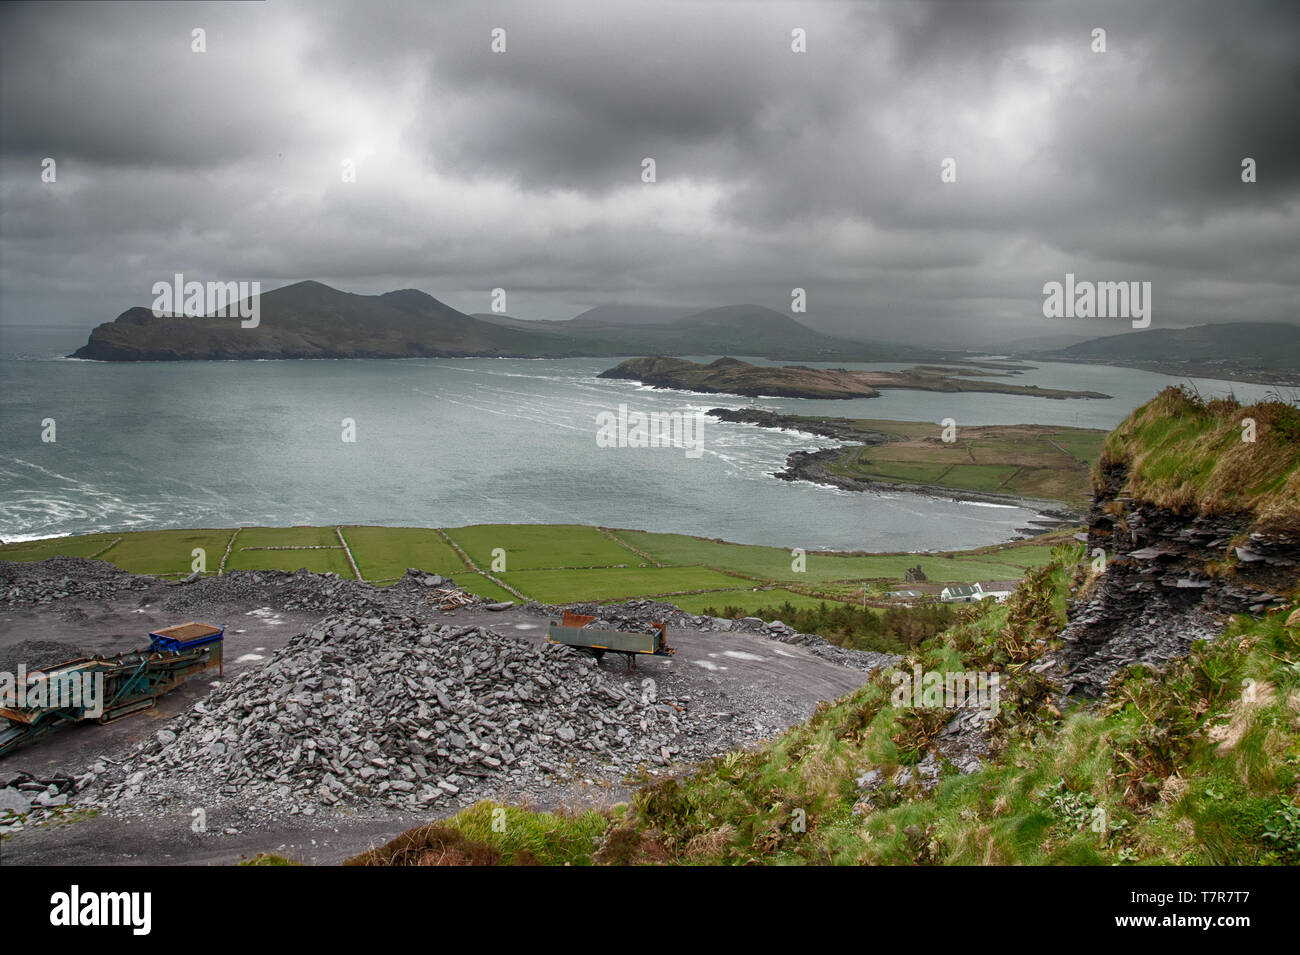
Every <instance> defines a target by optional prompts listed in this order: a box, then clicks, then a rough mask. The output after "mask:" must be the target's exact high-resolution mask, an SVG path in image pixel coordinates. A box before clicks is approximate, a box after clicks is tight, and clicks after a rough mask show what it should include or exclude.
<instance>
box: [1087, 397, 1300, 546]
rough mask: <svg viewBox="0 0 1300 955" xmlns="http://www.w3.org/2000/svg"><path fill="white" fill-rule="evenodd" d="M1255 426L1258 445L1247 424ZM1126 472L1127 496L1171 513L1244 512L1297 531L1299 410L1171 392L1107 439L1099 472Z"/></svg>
mask: <svg viewBox="0 0 1300 955" xmlns="http://www.w3.org/2000/svg"><path fill="white" fill-rule="evenodd" d="M1249 422H1254V440H1253V441H1249V440H1243V437H1249V429H1248V423H1249ZM1117 464H1118V465H1123V466H1125V467H1127V468H1128V471H1129V477H1128V487H1127V489H1126V490H1127V492H1128V493H1131V494H1132V495H1134V496H1135V497H1138V498H1140V499H1143V500H1147V501H1150V502H1151V503H1153V504H1156V505H1159V506H1161V507H1165V508H1168V509H1170V510H1173V511H1176V512H1180V513H1186V512H1190V511H1193V510H1198V511H1201V512H1202V513H1206V514H1230V513H1242V514H1247V515H1249V516H1250V517H1251V518H1252V519H1253V520H1254V521H1255V523H1256V524H1257V525H1260V526H1268V527H1279V528H1283V527H1290V528H1294V527H1297V526H1300V408H1296V407H1295V406H1294V405H1291V404H1288V403H1286V402H1284V401H1281V400H1276V399H1275V400H1270V401H1264V402H1259V403H1257V404H1253V405H1247V406H1243V405H1241V404H1240V403H1238V402H1237V401H1236V400H1234V399H1218V400H1214V401H1206V400H1204V399H1202V398H1201V397H1200V396H1198V395H1195V394H1193V393H1191V392H1189V391H1187V390H1186V389H1185V388H1174V387H1170V388H1166V389H1165V390H1164V391H1162V392H1160V394H1159V395H1157V396H1156V397H1155V398H1154V399H1152V400H1151V401H1150V402H1148V403H1147V404H1145V405H1143V406H1142V407H1141V408H1138V409H1137V410H1136V411H1134V412H1133V413H1132V414H1131V415H1129V417H1128V419H1127V420H1125V421H1124V423H1123V424H1121V425H1120V426H1119V427H1118V428H1116V429H1115V430H1114V431H1113V432H1111V434H1110V436H1109V437H1108V438H1107V439H1106V443H1105V446H1104V448H1103V449H1102V456H1101V461H1100V469H1101V470H1103V471H1104V470H1105V469H1107V468H1108V467H1112V466H1114V465H1117Z"/></svg>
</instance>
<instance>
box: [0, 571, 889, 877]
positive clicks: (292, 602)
mask: <svg viewBox="0 0 1300 955" xmlns="http://www.w3.org/2000/svg"><path fill="white" fill-rule="evenodd" d="M449 592H455V588H454V582H453V581H451V580H449V579H445V578H442V577H438V576H437V575H432V574H427V573H425V572H423V571H410V572H408V573H407V575H406V576H405V577H403V578H402V579H401V580H400V581H399V582H398V583H396V584H394V585H393V586H392V587H389V588H382V589H381V588H376V587H373V586H371V585H370V584H367V583H364V582H359V581H352V580H342V579H339V578H337V577H333V576H330V575H316V574H308V573H305V572H299V573H296V574H287V573H282V572H262V571H259V572H251V571H240V572H235V573H231V574H228V575H223V576H221V577H213V578H202V579H197V580H193V581H190V582H185V583H180V584H167V583H164V582H163V581H161V580H158V579H156V578H151V577H143V576H135V575H131V574H127V573H125V572H123V571H120V570H118V569H117V568H115V567H113V566H112V565H109V564H105V563H104V562H101V561H87V560H72V559H59V560H55V561H46V562H42V563H41V564H16V563H7V562H0V660H3V661H10V662H14V663H17V662H25V663H27V665H28V666H29V667H30V666H38V665H40V664H39V663H35V664H34V663H32V662H31V660H27V659H26V658H27V657H31V658H32V659H40V660H41V663H45V664H48V663H49V662H52V661H51V660H50V659H49V657H51V656H56V657H57V656H62V657H63V658H64V659H66V658H70V657H74V656H79V655H84V654H86V653H117V652H120V651H122V650H127V649H133V648H136V647H139V646H143V645H145V644H146V643H147V637H146V634H147V633H148V631H149V630H152V629H157V628H159V627H162V626H167V625H169V624H173V623H179V622H184V621H186V620H190V619H199V620H204V621H207V622H211V623H216V624H224V625H226V626H227V639H226V646H225V661H226V662H225V668H224V673H223V674H222V675H221V677H220V678H218V677H216V675H215V674H204V675H202V676H201V677H198V678H196V679H194V680H192V681H190V683H187V684H186V685H185V686H184V687H182V688H181V689H179V690H177V691H175V692H173V693H172V694H169V695H168V696H167V697H164V698H163V700H162V701H161V702H160V706H159V707H158V709H157V710H155V711H151V712H147V713H145V714H141V715H139V716H134V717H131V718H129V719H126V720H122V721H120V722H117V723H113V724H109V725H106V726H99V725H96V724H81V725H78V726H75V727H72V728H70V729H68V730H64V731H61V732H59V733H57V734H54V735H52V736H50V737H47V738H46V739H45V740H43V741H41V742H39V743H37V744H35V745H33V746H30V747H27V748H24V749H21V750H18V751H16V752H14V753H12V754H11V755H9V756H8V757H5V758H0V773H5V772H7V773H11V774H15V773H18V772H25V773H29V774H30V778H28V780H27V784H26V785H27V788H26V789H25V790H23V792H24V796H23V797H22V798H26V799H28V800H29V802H30V801H31V800H33V799H34V798H35V796H36V795H37V792H38V791H37V788H36V785H37V784H36V783H35V782H33V780H71V781H72V784H71V785H68V784H67V783H65V782H59V784H58V785H57V786H53V788H52V789H51V787H50V785H46V786H44V787H43V788H41V789H40V790H39V793H41V794H44V796H45V799H46V801H47V802H54V803H59V802H61V801H62V797H63V796H64V795H65V794H66V796H67V800H66V801H67V805H54V806H51V807H43V806H39V805H34V806H33V807H32V809H31V811H30V812H29V813H28V814H27V816H26V817H25V818H24V819H23V820H22V821H21V823H20V826H21V827H20V828H19V827H16V826H14V825H13V821H14V817H13V816H9V817H7V818H8V819H9V821H10V822H9V825H8V826H7V827H5V828H8V829H9V833H8V835H7V836H4V837H3V839H4V841H3V844H2V845H0V862H26V863H52V862H79V863H91V864H95V863H112V864H120V863H125V864H131V863H141V862H162V863H172V862H201V863H208V862H211V863H218V862H229V861H232V860H233V859H237V858H238V856H239V855H241V854H251V853H253V852H257V851H261V850H264V849H265V850H272V851H275V850H279V851H284V852H286V853H288V854H290V855H291V856H294V857H297V858H301V859H304V860H316V861H338V860H339V859H341V858H344V857H346V856H347V855H350V854H354V853H355V852H359V851H362V850H364V849H366V848H368V847H370V846H372V845H374V844H377V843H378V842H382V841H384V839H386V838H391V837H392V836H393V835H396V834H397V833H399V832H401V831H403V830H404V829H406V828H409V827H410V826H411V825H414V824H417V823H419V822H422V821H427V820H428V819H430V818H436V817H439V816H442V815H447V814H449V813H452V812H454V811H456V810H457V809H458V808H459V807H461V806H463V805H466V804H468V803H470V802H473V801H475V800H477V799H480V798H496V799H500V800H510V801H515V802H524V803H528V804H532V805H535V806H537V807H538V808H554V807H561V806H565V807H580V806H590V805H605V804H610V803H612V802H614V801H617V800H619V799H622V798H626V796H627V795H628V794H629V792H630V788H631V785H632V784H631V781H630V780H631V778H632V774H634V773H642V772H644V773H651V774H659V773H671V772H676V771H680V770H681V769H682V768H684V767H685V766H686V765H687V764H689V763H690V762H691V761H693V760H697V759H699V758H702V757H705V756H708V755H710V754H712V753H719V752H724V751H726V750H729V749H733V748H737V747H741V746H748V745H753V744H755V743H757V742H758V741H760V740H763V739H766V738H770V737H771V736H774V735H776V734H778V733H780V732H781V731H782V730H784V729H785V728H787V727H788V726H790V725H793V724H794V723H797V722H800V721H802V720H803V719H806V718H807V717H808V716H810V715H811V714H812V713H813V712H814V711H815V709H816V706H817V703H818V701H820V700H831V699H834V698H836V697H839V696H841V695H843V694H844V693H848V692H851V691H852V690H854V689H856V688H857V687H859V686H860V685H861V684H862V683H864V682H865V680H866V678H867V676H868V672H869V671H870V670H871V669H872V668H873V667H874V666H878V665H880V664H881V663H883V662H888V661H889V660H891V659H892V658H889V657H886V656H883V655H874V654H859V653H857V652H855V651H845V650H842V649H840V648H838V647H834V646H832V645H830V644H826V643H825V641H822V640H820V638H817V637H813V636H810V635H800V634H796V633H794V632H793V631H792V630H790V629H789V628H786V627H784V626H783V625H782V626H776V625H771V626H769V625H765V624H763V623H762V622H761V621H754V620H749V621H722V620H715V619H714V618H710V617H700V616H696V615H691V614H684V613H682V612H681V611H680V610H678V609H677V608H676V607H672V606H671V605H666V604H655V603H653V602H650V601H633V602H629V603H628V604H624V605H620V606H618V607H612V608H611V607H606V608H602V613H604V614H605V615H606V616H607V617H611V616H612V617H615V618H617V623H618V625H620V626H637V625H639V622H640V621H643V620H646V619H656V620H662V619H668V622H669V625H670V629H669V638H670V639H669V642H670V644H672V645H673V646H674V647H675V648H676V650H677V652H676V654H675V655H674V656H672V657H667V658H658V657H652V658H643V659H640V660H639V661H638V662H637V665H636V669H635V670H633V671H631V672H630V673H629V672H628V671H627V668H626V664H625V662H624V661H623V659H622V658H619V657H613V656H607V657H606V658H605V659H604V660H603V661H601V662H600V663H597V662H596V661H594V660H592V659H591V658H589V657H587V656H586V655H584V654H582V653H581V652H579V651H574V650H570V649H565V648H555V647H552V648H547V647H546V646H545V634H546V623H547V618H548V617H549V616H551V615H552V614H553V613H554V614H556V616H558V611H559V610H560V608H547V607H539V606H536V605H530V606H528V607H520V606H511V607H508V608H504V609H501V608H500V607H499V605H489V604H487V603H486V602H484V601H481V600H478V599H477V598H474V599H471V600H468V601H467V602H466V605H465V606H461V607H456V608H454V609H450V610H447V611H443V610H440V609H438V608H439V606H440V605H441V606H445V605H446V596H445V595H446V594H447V593H449ZM491 608H495V609H491ZM574 609H578V610H580V611H581V610H582V609H583V608H581V607H578V608H574ZM59 649H63V650H66V653H63V654H59V653H57V652H56V651H58V650H59ZM3 781H4V780H3V779H2V778H0V782H3ZM89 809H95V810H97V812H98V814H97V815H95V816H94V817H93V818H85V815H86V810H89ZM0 813H3V810H2V809H0ZM70 820H75V821H71V822H69V821H70ZM58 823H69V824H58ZM199 823H201V825H199Z"/></svg>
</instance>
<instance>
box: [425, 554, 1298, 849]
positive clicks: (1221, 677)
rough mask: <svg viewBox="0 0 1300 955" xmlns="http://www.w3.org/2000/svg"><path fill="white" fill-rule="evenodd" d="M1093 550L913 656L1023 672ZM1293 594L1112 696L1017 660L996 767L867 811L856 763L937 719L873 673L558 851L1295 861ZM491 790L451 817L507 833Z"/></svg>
mask: <svg viewBox="0 0 1300 955" xmlns="http://www.w3.org/2000/svg"><path fill="white" fill-rule="evenodd" d="M1082 556H1083V552H1082V548H1062V551H1061V552H1060V553H1059V554H1058V560H1057V561H1056V562H1054V563H1053V564H1052V565H1050V566H1048V567H1046V568H1044V569H1041V570H1040V571H1037V572H1035V573H1034V574H1032V575H1030V577H1028V578H1027V579H1026V581H1025V582H1024V584H1022V586H1021V588H1020V589H1019V590H1018V591H1017V594H1016V596H1015V598H1014V599H1013V601H1012V602H1010V603H1008V604H1006V605H1003V606H996V605H992V604H987V603H986V604H984V605H976V606H973V607H972V608H971V609H970V610H969V611H968V616H967V619H966V620H965V621H964V622H963V623H962V624H960V625H959V626H957V627H955V628H953V629H952V630H950V631H949V632H948V633H946V634H944V635H942V636H941V637H940V638H938V639H936V640H935V641H934V642H933V643H932V644H930V645H929V646H927V647H926V648H925V649H924V650H923V651H922V652H921V653H920V654H919V655H918V656H917V657H916V659H915V660H912V659H909V660H906V661H904V666H905V667H909V668H910V666H911V664H912V663H913V662H919V663H921V665H922V666H923V667H924V668H926V669H933V670H939V671H944V672H947V671H949V670H953V671H959V670H965V669H969V668H1001V669H1003V671H1004V672H1006V673H1010V672H1012V668H1014V666H1015V664H1016V663H1017V662H1018V661H1022V660H1024V659H1026V658H1028V656H1031V655H1032V654H1033V652H1034V648H1035V645H1036V644H1037V645H1038V646H1039V648H1041V645H1042V641H1046V640H1049V639H1050V637H1051V635H1053V634H1054V633H1055V632H1056V631H1057V630H1058V629H1059V627H1060V625H1061V623H1062V621H1063V611H1064V599H1065V595H1066V592H1067V589H1068V586H1069V581H1070V578H1071V575H1072V574H1073V571H1074V568H1075V566H1076V563H1077V562H1078V561H1079V560H1080V559H1081V558H1082ZM1296 612H1297V611H1296V609H1295V608H1288V609H1287V610H1285V611H1283V612H1279V613H1276V614H1273V615H1271V616H1269V617H1267V618H1265V619H1263V620H1253V619H1250V618H1241V619H1239V620H1238V621H1237V622H1236V623H1234V625H1233V626H1232V628H1231V630H1230V631H1229V633H1228V634H1227V635H1226V636H1225V638H1224V639H1221V640H1219V641H1217V642H1216V643H1215V644H1214V645H1213V646H1206V645H1204V644H1201V645H1198V647H1197V648H1196V649H1195V651H1194V652H1193V653H1192V655H1191V656H1190V657H1189V658H1187V659H1186V660H1185V661H1180V662H1179V663H1176V664H1175V665H1173V666H1172V667H1170V668H1169V669H1168V670H1167V671H1166V672H1164V673H1152V672H1146V671H1143V670H1142V669H1141V668H1136V669H1135V670H1134V671H1133V672H1132V673H1131V674H1130V675H1129V676H1128V677H1127V678H1126V679H1125V680H1124V682H1123V683H1122V685H1121V686H1120V687H1119V689H1118V690H1117V692H1116V693H1115V694H1114V696H1113V702H1112V703H1111V704H1110V705H1108V706H1106V707H1104V708H1086V709H1085V708H1079V709H1077V710H1074V711H1070V712H1067V713H1066V714H1064V715H1061V714H1059V713H1057V712H1056V711H1055V710H1054V709H1053V708H1052V707H1051V706H1050V704H1046V703H1044V702H1043V701H1042V699H1041V697H1040V695H1039V693H1038V690H1037V688H1036V684H1035V683H1034V682H1033V680H1032V678H1024V679H1019V678H1015V677H1013V678H1012V686H1011V689H1010V690H1009V691H1004V694H1003V698H1002V710H1001V717H1000V722H1001V728H1000V731H999V735H998V741H999V744H1000V750H999V752H998V753H997V755H996V757H995V758H994V759H993V760H991V761H990V762H989V763H987V764H986V766H985V767H984V768H983V769H981V770H980V771H978V772H975V773H973V774H970V775H965V776H963V775H960V774H958V773H956V771H955V770H953V769H951V767H946V768H945V770H944V773H943V775H942V776H941V778H940V782H939V785H938V787H937V788H936V789H935V790H934V791H933V792H932V793H930V794H928V795H925V794H920V793H919V792H917V791H916V790H914V789H909V788H906V787H904V788H899V787H896V786H894V785H893V784H892V783H891V782H886V784H885V785H884V786H883V787H882V788H881V789H880V790H878V792H877V795H876V796H875V797H874V801H873V804H872V806H871V808H870V809H869V811H866V812H862V813H855V812H854V806H855V803H856V802H857V800H858V797H859V792H858V790H857V786H856V783H855V780H856V778H857V777H858V776H860V775H861V774H862V773H864V772H866V771H868V770H870V769H879V770H881V772H882V773H883V774H884V778H885V779H886V780H887V781H888V780H891V779H892V777H893V774H894V773H895V771H896V770H897V769H899V768H900V767H904V766H908V765H909V764H912V763H915V762H916V761H917V759H918V758H919V756H920V755H921V754H922V753H923V752H924V751H925V749H926V746H927V743H928V741H929V739H930V737H931V735H932V734H933V732H934V731H935V730H936V729H937V728H938V726H939V725H940V724H941V720H935V719H929V718H928V717H926V716H925V714H924V712H923V711H919V710H909V709H904V708H900V707H897V706H895V705H894V703H893V701H892V700H891V693H892V685H891V683H890V682H889V680H888V676H887V674H878V675H877V676H876V677H874V678H873V680H872V681H871V682H870V683H868V684H867V685H866V686H865V687H863V688H862V689H861V690H859V691H858V692H856V693H854V694H851V695H849V696H847V697H845V698H843V699H841V700H839V701H837V702H836V703H835V704H833V705H831V704H827V705H824V706H823V708H822V709H821V711H820V712H819V713H818V714H817V715H816V716H814V717H813V718H812V719H811V720H809V721H808V722H807V723H805V724H802V725H800V726H797V727H794V728H792V729H791V730H789V731H788V732H786V733H785V734H783V735H782V736H780V737H778V738H777V739H776V740H774V741H772V742H771V743H769V744H767V745H765V746H763V747H761V748H759V749H757V750H754V751H748V752H738V753H731V754H728V755H726V756H724V757H719V758H718V759H715V760H713V761H711V762H709V763H707V764H704V765H703V766H702V767H700V769H699V770H698V771H697V772H696V773H694V774H693V775H690V776H687V777H682V778H679V779H669V780H663V781H658V782H654V783H651V784H648V785H645V786H643V787H642V788H641V789H639V790H638V791H637V792H636V794H635V795H634V798H633V800H632V803H631V804H630V805H629V806H626V807H619V808H618V809H616V810H614V811H612V812H608V813H604V814H603V815H601V816H600V818H601V820H602V821H603V828H604V830H605V838H604V839H603V840H602V841H603V844H604V848H603V849H602V850H600V852H599V853H597V852H595V851H594V850H593V851H591V852H586V853H580V855H579V857H578V858H572V857H569V856H565V857H564V858H563V860H562V861H566V862H572V863H586V862H590V861H596V862H643V863H663V862H670V863H687V864H692V863H694V864H704V863H724V864H744V863H753V862H760V863H766V864H803V863H845V864H989V863H992V864H1186V865H1196V864H1260V863H1263V864H1278V863H1283V864H1297V863H1300V808H1298V804H1297V794H1298V793H1300V617H1296V618H1295V619H1294V620H1293V625H1292V626H1291V627H1287V626H1286V624H1285V621H1286V620H1287V617H1288V614H1289V613H1290V614H1295V613H1296ZM1243 688H1244V689H1243ZM939 712H940V713H942V711H939ZM491 808H492V806H491V804H488V803H483V804H480V805H479V806H476V807H474V809H473V810H472V811H467V812H465V813H462V814H461V815H460V816H457V817H455V818H453V819H451V820H449V821H448V822H447V823H446V824H447V825H449V826H451V827H453V828H458V827H467V828H466V830H465V831H466V832H471V831H472V832H473V833H474V836H475V838H477V839H480V840H482V841H483V842H485V843H488V844H495V843H497V842H498V841H499V840H501V839H504V838H506V837H504V836H498V835H497V834H494V833H492V832H490V831H486V830H485V829H484V828H483V827H482V826H481V825H478V824H477V823H475V824H474V825H473V826H472V827H469V823H471V822H474V821H475V820H480V817H482V816H484V815H485V814H489V813H490V810H491ZM518 811H519V810H515V809H511V810H510V812H512V813H514V812H518ZM800 816H802V817H804V818H805V819H806V826H805V827H804V828H803V831H801V828H800V826H798V825H797V824H796V821H797V819H798V818H799V817H800ZM512 818H514V817H512ZM548 824H550V825H556V824H559V825H564V824H566V823H565V821H564V820H563V819H560V820H559V821H558V822H557V821H556V820H555V819H551V820H548ZM528 825H530V826H531V825H535V824H533V823H529V824H528ZM568 825H570V826H572V831H571V833H570V835H571V838H570V839H569V840H568V841H567V842H566V845H569V846H580V845H581V844H582V843H583V842H585V841H587V840H590V839H591V838H592V834H593V832H597V833H598V832H599V830H600V829H601V825H598V824H593V820H592V818H591V816H590V815H586V816H584V817H582V818H581V820H580V821H579V820H576V819H575V820H572V821H571V822H570V823H568ZM579 827H580V828H579ZM579 836H581V838H579ZM512 838H513V837H512ZM557 858H558V857H557Z"/></svg>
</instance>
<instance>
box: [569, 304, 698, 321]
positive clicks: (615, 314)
mask: <svg viewBox="0 0 1300 955" xmlns="http://www.w3.org/2000/svg"><path fill="white" fill-rule="evenodd" d="M698 311H699V308H691V307H686V308H672V307H670V306H665V305H597V306H596V307H595V308H589V309H587V310H586V311H585V312H583V313H582V314H581V315H576V316H574V318H573V319H572V321H573V324H575V325H660V324H662V323H664V322H674V321H676V320H677V319H679V318H685V317H686V316H687V315H694V314H695V313H696V312H698Z"/></svg>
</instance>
